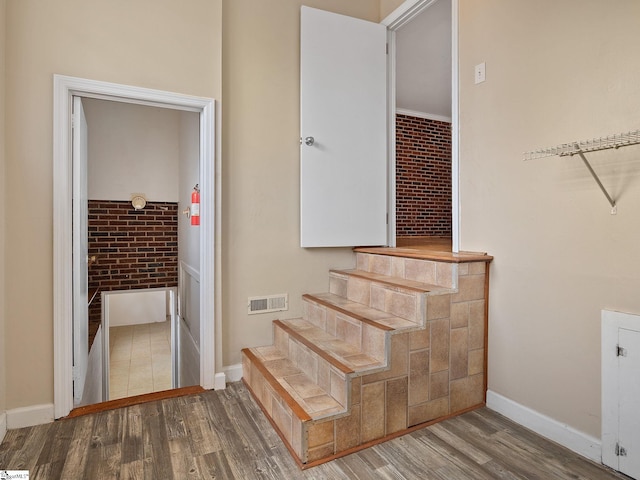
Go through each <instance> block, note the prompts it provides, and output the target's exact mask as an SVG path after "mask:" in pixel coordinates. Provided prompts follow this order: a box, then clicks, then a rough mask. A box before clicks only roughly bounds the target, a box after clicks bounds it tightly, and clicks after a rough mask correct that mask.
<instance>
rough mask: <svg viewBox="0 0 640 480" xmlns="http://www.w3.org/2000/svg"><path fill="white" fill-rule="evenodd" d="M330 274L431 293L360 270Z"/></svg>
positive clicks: (427, 290) (338, 271)
mask: <svg viewBox="0 0 640 480" xmlns="http://www.w3.org/2000/svg"><path fill="white" fill-rule="evenodd" d="M331 272H332V273H338V274H340V275H349V276H351V277H356V278H362V279H364V280H370V281H372V282H376V283H381V284H382V285H387V286H389V287H394V288H399V289H402V290H410V291H412V292H417V293H429V292H430V291H431V290H430V289H428V288H421V287H412V286H411V285H401V284H399V283H397V282H394V281H392V280H386V279H385V278H384V277H386V278H392V277H387V276H386V275H380V274H373V275H371V272H363V271H360V270H331ZM381 277H382V278H381ZM433 288H438V287H437V286H436V285H433ZM440 288H442V287H440Z"/></svg>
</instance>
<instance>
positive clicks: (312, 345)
mask: <svg viewBox="0 0 640 480" xmlns="http://www.w3.org/2000/svg"><path fill="white" fill-rule="evenodd" d="M273 324H274V325H278V326H279V327H280V328H282V330H284V331H285V332H287V334H288V335H289V336H290V337H294V338H295V339H296V340H298V341H299V342H300V343H302V344H303V345H304V346H305V347H307V348H308V349H309V350H312V351H313V352H315V353H316V354H317V355H318V356H319V357H320V358H322V359H324V360H326V361H327V362H329V363H330V364H331V365H333V366H334V367H336V368H337V369H338V370H340V371H341V372H342V373H345V374H349V373H354V371H355V370H353V368H351V367H349V366H347V365H345V364H344V363H342V362H341V361H340V360H338V359H336V358H334V357H332V356H331V355H329V354H328V353H327V352H326V351H325V350H323V349H322V348H320V347H319V346H318V345H316V344H315V343H313V342H311V341H310V340H307V339H306V338H305V337H303V336H302V335H300V334H299V333H298V332H296V331H295V330H294V329H293V328H291V327H289V326H288V325H286V324H285V323H282V321H280V320H274V321H273Z"/></svg>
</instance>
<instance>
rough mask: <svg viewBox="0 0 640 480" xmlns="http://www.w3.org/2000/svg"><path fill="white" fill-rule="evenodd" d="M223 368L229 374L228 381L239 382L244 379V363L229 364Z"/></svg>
mask: <svg viewBox="0 0 640 480" xmlns="http://www.w3.org/2000/svg"><path fill="white" fill-rule="evenodd" d="M222 370H223V371H224V373H225V374H226V375H227V381H229V382H239V381H240V380H242V363H236V364H235V365H228V366H226V367H223V368H222Z"/></svg>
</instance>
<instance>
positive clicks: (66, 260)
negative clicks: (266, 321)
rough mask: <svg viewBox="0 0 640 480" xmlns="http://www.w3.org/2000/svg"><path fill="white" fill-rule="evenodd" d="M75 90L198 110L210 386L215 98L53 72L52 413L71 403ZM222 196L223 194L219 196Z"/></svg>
mask: <svg viewBox="0 0 640 480" xmlns="http://www.w3.org/2000/svg"><path fill="white" fill-rule="evenodd" d="M73 96H80V97H90V98H100V99H107V100H112V101H117V102H123V103H133V104H139V105H151V106H156V107H162V108H171V109H174V110H184V111H192V112H198V113H199V114H200V161H199V167H200V211H201V214H200V221H201V224H200V249H201V250H200V277H201V281H200V289H201V292H203V293H202V294H201V295H200V318H202V319H204V320H203V321H202V322H200V329H201V330H200V338H201V349H200V384H201V386H202V387H203V388H205V389H207V390H209V389H211V388H213V386H214V376H215V373H216V363H215V359H216V347H217V346H219V345H220V342H221V339H220V338H218V337H216V335H215V332H216V330H218V331H219V325H217V322H218V319H217V318H215V312H216V305H215V298H214V295H211V294H210V292H215V291H217V290H216V288H215V284H214V278H215V272H216V265H215V253H216V249H217V246H216V243H215V227H216V220H217V218H216V203H215V199H216V196H217V191H216V178H215V172H216V169H217V163H216V157H215V145H214V138H215V128H216V127H215V101H214V100H213V99H212V98H203V97H194V96H191V95H183V94H179V93H173V92H166V91H161V90H152V89H148V88H141V87H133V86H128V85H120V84H116V83H108V82H101V81H96V80H87V79H83V78H75V77H68V76H64V75H54V76H53V275H54V278H53V285H54V287H53V303H54V306H53V341H54V358H53V362H54V365H53V366H54V415H55V418H60V417H64V416H66V415H67V414H68V413H69V412H70V411H71V409H72V408H73V378H72V365H73V341H72V327H73V316H72V315H73V302H72V300H73V285H72V268H71V266H72V264H71V255H72V252H71V247H72V239H71V232H72V228H71V202H72V193H71V192H72V183H73V182H72V176H71V171H72V170H71V167H72V159H71V116H72V112H71V102H72V97H73ZM218 198H219V197H218Z"/></svg>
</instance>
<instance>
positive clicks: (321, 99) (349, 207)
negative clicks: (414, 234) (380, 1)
mask: <svg viewBox="0 0 640 480" xmlns="http://www.w3.org/2000/svg"><path fill="white" fill-rule="evenodd" d="M386 39H387V33H386V28H385V27H384V26H383V25H380V24H377V23H372V22H367V21H364V20H360V19H356V18H352V17H347V16H344V15H338V14H334V13H329V12H325V11H322V10H316V9H313V8H308V7H302V11H301V36H300V43H301V44H300V51H301V60H300V63H301V65H300V106H301V112H300V135H301V145H300V177H301V178H300V215H301V219H300V224H301V225H300V231H301V233H300V242H301V245H302V246H303V247H332V246H357V245H386V243H387V226H386V222H387V220H386V219H387V55H386V48H387V47H386V43H387V40H386Z"/></svg>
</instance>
